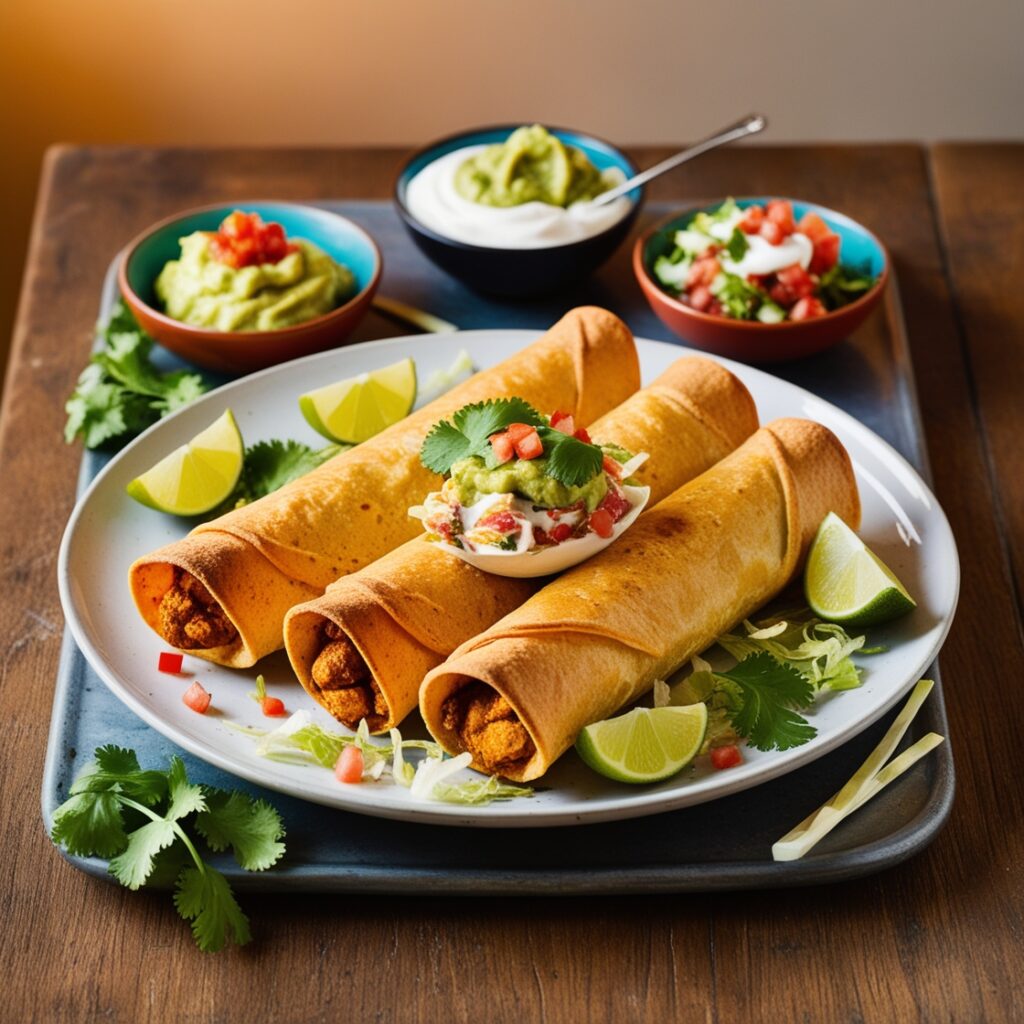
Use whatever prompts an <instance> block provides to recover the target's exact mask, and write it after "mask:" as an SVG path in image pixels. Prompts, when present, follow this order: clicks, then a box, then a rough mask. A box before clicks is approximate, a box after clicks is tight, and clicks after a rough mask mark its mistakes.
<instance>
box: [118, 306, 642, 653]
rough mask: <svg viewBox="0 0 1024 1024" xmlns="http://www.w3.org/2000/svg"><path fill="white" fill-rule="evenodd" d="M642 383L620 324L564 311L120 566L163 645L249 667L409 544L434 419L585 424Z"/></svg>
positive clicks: (423, 490)
mask: <svg viewBox="0 0 1024 1024" xmlns="http://www.w3.org/2000/svg"><path fill="white" fill-rule="evenodd" d="M639 385H640V370H639V363H638V360H637V354H636V347H635V345H634V343H633V338H632V335H631V334H630V332H629V329H628V328H627V327H626V325H625V324H624V323H622V321H621V320H619V319H618V317H616V316H614V315H613V314H611V313H609V312H607V311H606V310H603V309H597V308H595V307H581V308H579V309H574V310H572V311H570V312H569V313H567V314H566V315H565V316H564V317H563V318H562V319H561V320H560V321H559V322H558V323H557V324H555V325H554V327H552V328H551V329H550V330H549V331H548V332H547V333H546V334H545V335H544V336H543V337H542V338H541V339H540V340H538V341H537V342H535V343H534V344H532V345H530V346H528V347H527V348H525V349H523V350H522V351H521V352H518V353H516V354H515V355H514V356H512V357H511V358H509V359H506V360H505V361H504V362H502V363H500V364H498V365H497V366H495V367H492V368H491V369H489V370H484V371H482V372H481V373H478V374H476V375H474V376H473V377H471V378H470V379H469V380H468V381H465V382H464V383H462V384H460V385H459V386H457V387H455V388H453V389H452V390H451V391H449V392H448V393H447V394H445V395H443V396H441V397H440V398H438V399H437V400H436V401H434V402H431V403H430V404H429V405H427V406H425V407H424V408H423V409H420V410H419V411H417V412H414V413H412V414H411V415H410V416H408V417H406V418H405V419H404V420H402V421H401V422H400V423H397V424H395V425H394V426H392V427H390V428H388V429H387V430H385V431H383V432H382V433H380V434H378V435H377V436H376V437H374V438H372V439H371V440H369V441H365V442H364V443H363V444H361V445H358V446H357V447H355V448H353V449H351V450H350V451H347V452H345V453H343V454H341V455H338V456H336V457H335V458H333V459H331V460H330V461H329V462H326V463H324V465H322V466H320V467H319V468H318V469H316V470H314V471H313V472H311V473H307V474H306V475H305V476H303V477H301V478H300V479H298V480H295V481H293V482H292V483H290V484H288V485H286V486H285V487H282V488H281V489H280V490H278V491H275V492H274V493H273V494H270V495H267V496H266V497H264V498H261V499H260V500H259V501H255V502H252V503H251V504H249V505H245V506H243V507H241V508H238V509H235V510H233V511H231V512H228V513H227V514H226V515H223V516H221V517H220V518H218V519H215V520H213V521H212V522H209V523H205V524H203V525H202V526H199V527H197V528H196V529H195V530H193V531H192V533H190V534H189V535H188V537H186V538H184V539H183V540H181V541H178V542H176V543H173V544H169V545H167V546H166V547H163V548H161V549H159V550H158V551H155V552H153V553H152V554H149V555H146V556H145V557H144V558H140V559H139V560H138V561H136V562H135V564H134V565H132V567H131V569H130V570H129V583H130V586H131V591H132V596H133V598H134V599H135V604H136V606H137V607H138V609H139V612H140V613H141V614H142V617H143V619H144V620H145V621H146V623H147V624H148V625H150V626H151V627H152V628H153V629H154V630H156V631H157V632H158V633H159V634H160V635H161V636H162V637H163V638H164V639H165V640H166V641H167V642H168V643H170V644H171V645H173V646H175V647H179V648H183V649H186V650H188V651H190V653H192V654H194V655H196V656H198V657H201V658H206V659H208V660H209V661H215V662H219V663H220V664H222V665H228V666H231V667H234V668H244V667H247V666H249V665H252V664H253V663H254V662H256V661H257V660H258V659H259V658H261V657H262V656H263V655H265V654H269V653H270V652H271V651H274V650H277V649H278V648H279V647H280V646H281V645H282V642H283V637H282V624H283V622H284V616H285V613H286V612H287V611H288V609H289V608H290V607H292V605H295V604H298V603H299V602H300V601H306V600H309V599H310V598H313V597H316V596H317V595H319V594H321V593H323V591H324V589H325V588H326V587H327V585H328V584H329V583H331V582H332V581H333V580H336V579H337V578H338V577H340V576H343V575H345V574H346V573H350V572H354V571H355V570H357V569H359V568H360V567H362V566H364V565H367V564H369V563H370V562H372V561H373V560H374V559H376V558H379V557H380V556H381V555H383V554H386V553H387V552H388V551H391V550H392V549H393V548H396V547H398V545H400V544H402V543H404V542H405V541H407V540H410V539H411V538H413V537H415V536H416V534H417V532H418V531H419V530H420V528H421V527H420V525H419V523H417V522H416V521H415V520H412V519H410V517H409V513H408V510H409V506H410V505H412V504H414V503H415V502H417V501H420V500H421V499H422V497H423V496H424V495H425V494H427V493H428V492H429V491H431V490H435V489H436V488H438V487H439V486H440V484H441V478H440V477H439V476H437V475H435V474H433V473H431V472H430V471H429V470H427V469H426V468H425V467H424V466H423V465H422V464H421V463H420V459H419V449H420V445H421V444H422V442H423V438H424V436H425V435H426V433H427V431H428V430H429V429H430V427H431V426H432V425H433V424H434V423H436V422H437V421H438V420H440V419H443V418H444V417H446V416H449V415H451V413H453V412H454V411H455V410H457V409H459V408H461V407H462V406H464V405H466V404H468V403H471V402H477V401H481V400H483V399H487V398H495V397H500V396H502V395H520V396H522V397H523V398H525V399H526V400H527V401H529V402H531V403H532V404H533V405H535V406H536V407H537V408H540V409H555V408H560V409H565V410H566V411H571V412H572V413H573V415H574V416H575V417H576V419H577V420H578V421H579V422H582V423H585V422H590V421H591V420H593V419H595V418H596V417H598V416H600V415H601V414H602V413H604V412H607V411H608V410H609V409H612V408H614V407H615V406H616V405H618V404H619V403H620V402H622V401H623V400H624V399H625V398H626V397H627V396H629V395H630V394H632V393H633V392H634V391H636V389H637V388H638V387H639Z"/></svg>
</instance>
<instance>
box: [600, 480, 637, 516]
mask: <svg viewBox="0 0 1024 1024" xmlns="http://www.w3.org/2000/svg"><path fill="white" fill-rule="evenodd" d="M597 507H598V508H599V509H604V511H605V512H607V513H608V515H610V516H611V517H612V522H613V523H617V522H618V521H619V520H620V519H621V518H622V517H623V516H624V515H625V514H626V513H627V512H628V511H629V510H630V509H631V508H632V507H633V506H632V505H631V504H630V503H629V500H628V499H627V498H626V496H625V495H624V494H623V493H622V492H621V491H617V490H616V489H615V488H614V487H610V488H609V489H608V493H607V494H606V495H605V496H604V499H603V500H602V501H601V504H600V505H598V506H597Z"/></svg>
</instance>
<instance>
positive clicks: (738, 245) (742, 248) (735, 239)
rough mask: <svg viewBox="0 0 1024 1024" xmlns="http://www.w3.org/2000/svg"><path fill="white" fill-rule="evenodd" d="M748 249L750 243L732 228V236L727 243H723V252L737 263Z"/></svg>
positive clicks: (744, 236) (737, 230) (736, 229)
mask: <svg viewBox="0 0 1024 1024" xmlns="http://www.w3.org/2000/svg"><path fill="white" fill-rule="evenodd" d="M749 248H750V242H748V241H747V236H746V235H745V234H744V233H743V232H742V231H740V229H739V228H733V229H732V234H731V235H730V236H729V241H728V242H726V243H725V251H726V252H727V253H728V254H729V256H730V257H731V259H732V260H733V261H734V262H736V263H739V261H740V260H741V259H743V257H744V256H746V254H747V250H748V249H749Z"/></svg>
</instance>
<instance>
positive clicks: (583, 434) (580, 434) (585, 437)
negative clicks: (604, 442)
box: [572, 427, 594, 444]
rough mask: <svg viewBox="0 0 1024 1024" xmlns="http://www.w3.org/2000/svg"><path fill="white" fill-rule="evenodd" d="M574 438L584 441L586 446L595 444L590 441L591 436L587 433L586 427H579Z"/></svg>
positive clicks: (574, 433)
mask: <svg viewBox="0 0 1024 1024" xmlns="http://www.w3.org/2000/svg"><path fill="white" fill-rule="evenodd" d="M572 436H573V437H575V438H576V440H577V441H582V442H583V443H584V444H593V443H594V442H593V441H591V440H590V435H589V434H588V433H587V431H586V428H585V427H578V428H577V429H576V430H575V431H574V432H573V435H572Z"/></svg>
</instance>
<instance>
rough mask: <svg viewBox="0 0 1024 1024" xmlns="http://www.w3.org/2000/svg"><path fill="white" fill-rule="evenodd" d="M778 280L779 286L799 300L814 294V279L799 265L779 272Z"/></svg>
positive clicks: (795, 264)
mask: <svg viewBox="0 0 1024 1024" xmlns="http://www.w3.org/2000/svg"><path fill="white" fill-rule="evenodd" d="M778 278H779V284H781V285H782V286H783V288H786V289H788V291H789V292H790V293H791V294H792V295H794V296H795V297H796V298H798V299H802V298H804V297H805V296H807V295H813V294H814V288H815V283H814V278H813V277H811V275H810V274H808V273H807V271H806V270H804V268H803V267H801V266H800V264H799V263H794V264H793V266H791V267H784V268H783V269H782V270H780V271H779V273H778Z"/></svg>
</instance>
